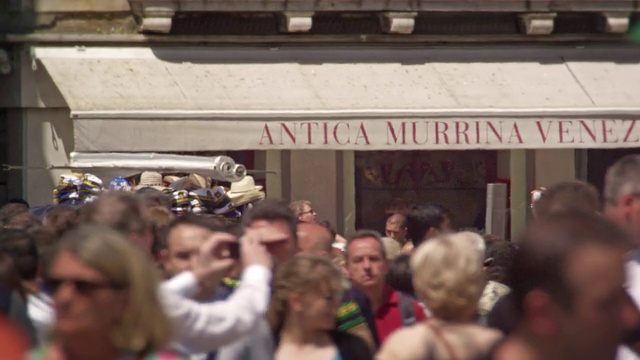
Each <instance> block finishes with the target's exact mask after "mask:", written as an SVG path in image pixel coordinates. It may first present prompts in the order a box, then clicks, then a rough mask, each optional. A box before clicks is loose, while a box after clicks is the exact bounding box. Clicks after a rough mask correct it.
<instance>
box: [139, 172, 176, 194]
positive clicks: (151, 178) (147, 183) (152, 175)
mask: <svg viewBox="0 0 640 360" xmlns="http://www.w3.org/2000/svg"><path fill="white" fill-rule="evenodd" d="M146 187H150V188H154V189H157V190H160V191H167V190H170V189H169V188H168V187H166V186H164V183H163V182H162V174H160V173H159V172H156V171H145V172H143V173H142V174H141V175H140V182H139V183H138V186H136V190H140V189H142V188H146Z"/></svg>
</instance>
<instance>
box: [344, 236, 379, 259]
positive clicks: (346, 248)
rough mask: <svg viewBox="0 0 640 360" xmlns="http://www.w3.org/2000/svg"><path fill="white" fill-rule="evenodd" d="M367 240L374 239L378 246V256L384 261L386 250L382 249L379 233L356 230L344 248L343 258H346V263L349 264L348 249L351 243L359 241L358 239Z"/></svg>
mask: <svg viewBox="0 0 640 360" xmlns="http://www.w3.org/2000/svg"><path fill="white" fill-rule="evenodd" d="M368 238H372V239H374V240H375V241H376V242H377V243H378V244H380V253H381V254H380V255H381V256H382V259H384V260H386V259H387V250H386V249H385V247H384V242H383V241H382V236H380V233H379V232H377V231H375V230H366V229H365V230H358V231H356V233H355V234H353V235H352V236H351V237H350V238H349V240H347V245H346V247H345V251H344V252H345V256H346V258H347V262H349V247H350V246H351V243H353V242H354V241H356V240H360V239H368Z"/></svg>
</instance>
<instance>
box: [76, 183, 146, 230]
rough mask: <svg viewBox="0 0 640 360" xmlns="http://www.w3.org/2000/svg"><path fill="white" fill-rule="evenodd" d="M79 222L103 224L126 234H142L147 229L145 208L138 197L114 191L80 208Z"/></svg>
mask: <svg viewBox="0 0 640 360" xmlns="http://www.w3.org/2000/svg"><path fill="white" fill-rule="evenodd" d="M79 223H81V224H86V225H104V226H108V227H110V228H112V229H115V230H118V231H120V232H121V233H123V234H124V235H126V236H131V234H132V233H133V234H139V235H144V233H145V231H147V230H148V226H149V223H148V219H147V212H146V209H145V208H144V207H143V204H142V202H141V201H140V199H139V198H138V197H137V196H136V195H134V194H131V193H126V192H121V191H114V192H109V193H106V194H104V195H102V196H100V198H98V199H97V200H96V201H94V202H92V203H89V204H87V205H85V206H84V207H82V208H81V209H80V214H79Z"/></svg>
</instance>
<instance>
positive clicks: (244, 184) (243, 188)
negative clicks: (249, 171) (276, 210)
mask: <svg viewBox="0 0 640 360" xmlns="http://www.w3.org/2000/svg"><path fill="white" fill-rule="evenodd" d="M260 190H262V186H260V185H258V186H256V181H255V180H254V179H253V176H249V175H247V176H245V177H244V179H242V180H240V181H237V182H234V183H231V189H229V196H231V195H234V194H236V195H239V194H243V193H246V192H249V191H260Z"/></svg>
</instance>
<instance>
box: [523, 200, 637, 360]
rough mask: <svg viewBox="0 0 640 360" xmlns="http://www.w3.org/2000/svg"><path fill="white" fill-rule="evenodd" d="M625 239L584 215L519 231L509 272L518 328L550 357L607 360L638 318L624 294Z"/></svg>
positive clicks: (562, 216) (570, 215) (599, 219)
mask: <svg viewBox="0 0 640 360" xmlns="http://www.w3.org/2000/svg"><path fill="white" fill-rule="evenodd" d="M628 249H629V239H628V237H627V235H626V234H625V233H624V232H623V231H622V230H620V229H619V228H618V227H617V226H615V225H614V224H613V223H610V222H609V221H607V220H606V219H604V218H603V217H601V216H597V215H596V214H590V213H584V212H580V213H566V214H559V215H556V216H554V217H552V218H547V219H544V220H543V221H538V222H537V223H535V224H532V225H531V226H529V228H528V229H527V231H526V233H525V235H524V237H523V239H522V241H521V242H520V250H519V252H518V253H517V254H516V258H515V261H514V264H513V269H512V280H513V281H512V284H511V286H512V291H513V296H514V300H515V305H516V309H517V310H518V312H519V313H520V315H521V324H520V326H521V328H522V329H525V330H526V332H527V334H530V335H529V336H532V337H534V338H535V340H534V341H535V342H536V344H538V345H539V346H543V347H546V348H547V349H555V351H557V352H560V351H562V352H561V353H560V354H556V355H557V356H556V357H557V358H572V359H613V358H614V357H615V353H616V348H617V346H618V345H619V344H620V342H621V341H622V337H623V332H624V330H625V329H628V327H630V326H636V325H637V322H638V320H639V319H638V314H637V311H636V310H635V308H634V307H633V305H632V303H631V302H630V299H629V298H628V295H627V293H626V291H625V289H624V284H625V268H624V262H625V254H626V252H627V251H628Z"/></svg>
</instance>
